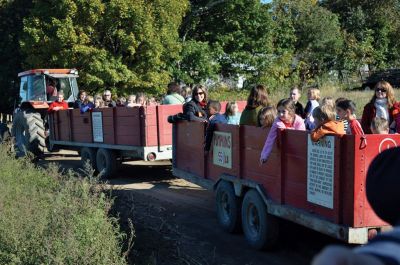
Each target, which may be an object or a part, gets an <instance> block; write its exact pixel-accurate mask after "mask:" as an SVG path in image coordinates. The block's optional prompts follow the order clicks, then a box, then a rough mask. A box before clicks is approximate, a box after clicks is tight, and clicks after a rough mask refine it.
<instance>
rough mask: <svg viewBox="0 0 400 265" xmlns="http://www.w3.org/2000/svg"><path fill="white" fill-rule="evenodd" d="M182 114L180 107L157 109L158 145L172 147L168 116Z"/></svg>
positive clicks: (169, 106)
mask: <svg viewBox="0 0 400 265" xmlns="http://www.w3.org/2000/svg"><path fill="white" fill-rule="evenodd" d="M179 112H182V105H160V106H158V108H157V124H158V127H157V130H158V132H157V133H158V145H160V146H162V145H172V124H171V123H169V122H168V116H170V115H175V114H176V113H179Z"/></svg>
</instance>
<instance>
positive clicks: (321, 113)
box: [312, 104, 336, 122]
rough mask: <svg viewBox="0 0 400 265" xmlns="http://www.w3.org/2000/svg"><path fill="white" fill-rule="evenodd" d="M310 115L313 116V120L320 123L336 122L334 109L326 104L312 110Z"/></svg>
mask: <svg viewBox="0 0 400 265" xmlns="http://www.w3.org/2000/svg"><path fill="white" fill-rule="evenodd" d="M312 115H313V117H314V119H317V120H319V121H321V122H326V121H334V120H336V112H335V108H334V107H333V106H331V105H328V104H326V105H321V106H319V107H316V108H315V109H314V110H313V113H312Z"/></svg>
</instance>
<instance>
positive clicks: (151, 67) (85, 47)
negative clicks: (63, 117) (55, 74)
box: [21, 0, 188, 94]
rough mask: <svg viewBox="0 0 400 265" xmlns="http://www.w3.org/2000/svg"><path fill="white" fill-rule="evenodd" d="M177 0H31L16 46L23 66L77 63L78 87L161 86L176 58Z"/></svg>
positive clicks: (180, 7)
mask: <svg viewBox="0 0 400 265" xmlns="http://www.w3.org/2000/svg"><path fill="white" fill-rule="evenodd" d="M187 7H188V3H187V2H186V1H181V0H153V1H145V0H109V1H101V0H92V1H89V0H75V1H72V0H61V1H57V2H54V3H53V2H48V1H39V0H38V1H34V7H33V9H32V12H31V14H30V16H29V17H27V18H26V19H25V20H24V32H25V35H24V37H23V38H22V39H21V48H22V51H23V52H24V54H25V56H26V60H25V63H26V66H27V67H33V68H34V67H43V66H46V67H77V68H78V69H79V70H81V78H80V86H81V87H83V88H85V89H88V90H90V91H98V90H99V89H103V88H112V89H119V90H120V91H119V92H118V93H119V94H120V93H131V92H133V91H137V90H146V91H147V92H149V93H160V92H162V91H164V89H165V86H166V84H167V83H168V82H169V81H170V79H171V67H172V65H173V64H174V62H175V61H176V60H177V58H179V53H180V48H181V45H180V42H179V39H178V28H179V26H180V24H181V20H182V17H183V16H184V14H185V12H186V10H187Z"/></svg>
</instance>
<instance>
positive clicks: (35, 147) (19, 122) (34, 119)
mask: <svg viewBox="0 0 400 265" xmlns="http://www.w3.org/2000/svg"><path fill="white" fill-rule="evenodd" d="M12 135H13V136H14V138H15V151H16V154H17V156H19V157H20V156H25V155H26V154H27V152H32V153H33V154H34V155H35V156H39V155H42V154H43V152H44V150H45V148H46V136H45V128H44V122H43V119H42V117H41V116H40V113H34V112H27V111H20V112H17V113H16V114H15V116H14V120H13V127H12Z"/></svg>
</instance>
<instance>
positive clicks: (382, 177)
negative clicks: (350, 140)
mask: <svg viewBox="0 0 400 265" xmlns="http://www.w3.org/2000/svg"><path fill="white" fill-rule="evenodd" d="M399 165H400V147H397V148H391V149H388V150H385V151H384V152H382V153H381V154H379V155H378V156H377V157H375V159H374V160H373V161H372V163H371V165H370V166H369V169H368V174H367V185H366V192H367V199H368V202H369V203H370V204H371V206H372V209H374V211H375V213H376V214H377V215H378V216H379V217H380V218H381V219H382V220H384V221H386V222H388V223H389V224H390V225H392V226H393V230H392V231H390V232H386V233H382V234H379V235H378V236H376V237H375V238H373V239H372V240H371V241H370V242H369V243H368V244H366V245H364V246H361V247H357V248H354V249H353V250H351V249H348V248H345V247H339V246H329V247H327V248H325V249H324V250H323V251H322V252H321V253H320V254H319V255H317V256H316V257H315V258H314V260H313V262H312V265H322V264H324V265H336V264H337V265H338V264H340V265H350V264H352V265H357V264H360V265H389V264H390V265H399V264H400V226H399V224H400V211H399V206H400V193H399V186H400V177H399V172H400V166H399Z"/></svg>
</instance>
